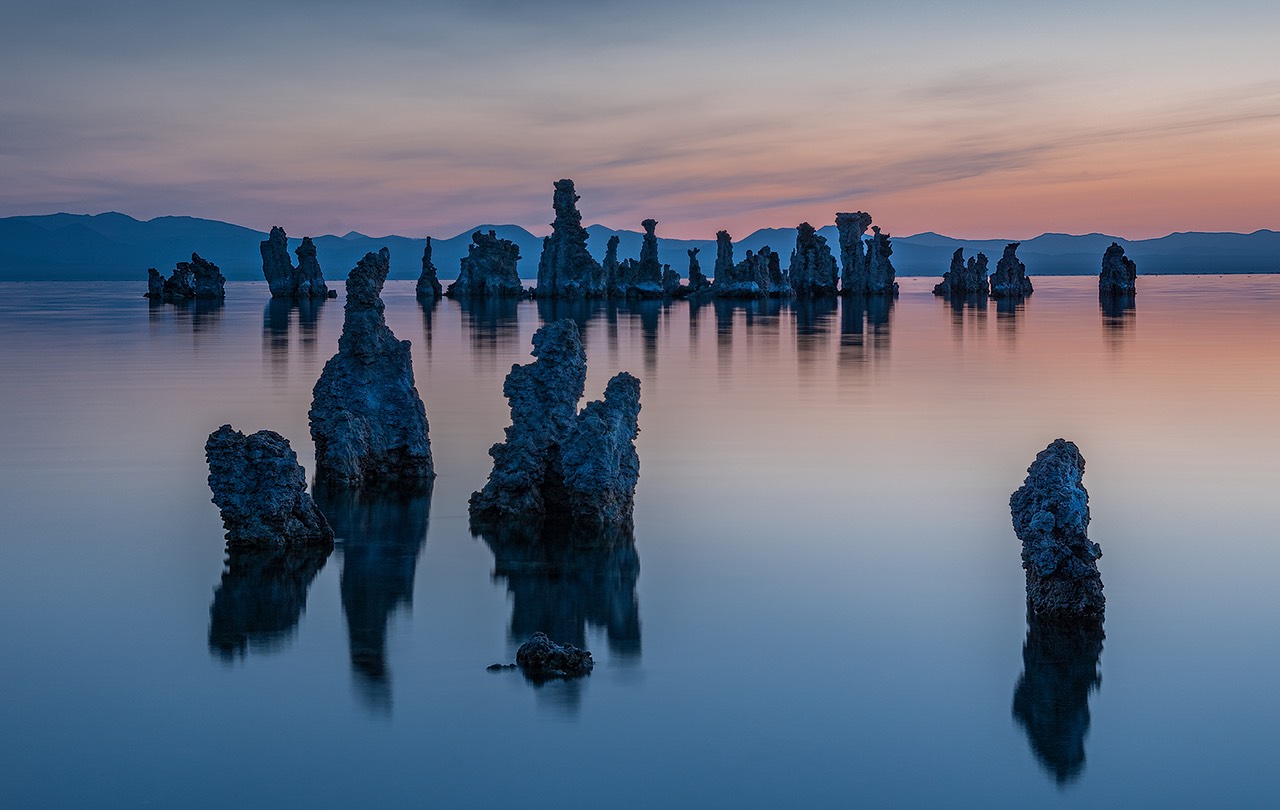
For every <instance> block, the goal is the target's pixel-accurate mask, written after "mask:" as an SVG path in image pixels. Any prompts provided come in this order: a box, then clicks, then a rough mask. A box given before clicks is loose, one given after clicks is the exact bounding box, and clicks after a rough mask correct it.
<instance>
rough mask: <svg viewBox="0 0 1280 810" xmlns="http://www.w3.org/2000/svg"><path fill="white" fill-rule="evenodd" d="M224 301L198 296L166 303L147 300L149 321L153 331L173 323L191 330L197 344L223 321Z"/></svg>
mask: <svg viewBox="0 0 1280 810" xmlns="http://www.w3.org/2000/svg"><path fill="white" fill-rule="evenodd" d="M222 308H223V302H222V301H220V300H217V299H205V298H198V299H193V300H191V301H183V302H179V303H175V304H166V303H163V302H161V301H158V300H156V299H154V298H151V299H148V300H147V322H148V324H149V325H150V327H151V331H152V332H158V331H160V330H161V329H162V328H163V327H164V326H165V325H166V324H169V323H172V324H173V325H174V326H175V327H177V328H178V329H180V330H182V331H187V330H190V332H191V334H192V336H193V338H194V341H195V344H196V345H197V346H199V345H200V338H201V336H202V335H203V334H205V333H213V332H215V331H216V330H217V328H218V326H219V324H220V323H221V322H222Z"/></svg>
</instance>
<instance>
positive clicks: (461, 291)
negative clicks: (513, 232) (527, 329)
mask: <svg viewBox="0 0 1280 810" xmlns="http://www.w3.org/2000/svg"><path fill="white" fill-rule="evenodd" d="M519 261H520V247H519V246H518V245H517V244H516V243H515V242H512V241H511V240H510V239H499V238H498V234H497V232H495V231H489V232H488V233H487V234H485V233H481V232H480V231H476V232H475V233H473V234H471V245H470V246H469V247H468V248H467V255H466V257H464V258H463V259H462V262H461V264H460V266H459V268H458V278H457V280H456V281H454V282H453V283H452V284H450V285H449V289H448V290H447V291H446V293H445V294H446V295H448V296H449V297H450V298H466V297H468V296H477V295H483V296H497V297H509V298H521V297H524V296H526V295H528V293H527V292H526V291H525V289H524V285H523V284H521V283H520V273H519V271H518V270H517V269H516V263H517V262H519Z"/></svg>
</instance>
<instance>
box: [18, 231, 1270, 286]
mask: <svg viewBox="0 0 1280 810" xmlns="http://www.w3.org/2000/svg"><path fill="white" fill-rule="evenodd" d="M475 230H485V231H487V230H494V231H496V232H497V233H498V235H499V236H501V237H503V238H505V239H510V240H512V241H513V242H515V243H516V244H517V245H519V246H520V256H521V259H520V274H521V275H522V276H524V277H526V278H533V277H535V276H536V275H537V272H538V256H539V254H540V253H541V251H542V239H541V238H540V237H537V236H534V235H533V234H531V233H529V231H527V230H525V229H524V228H522V227H519V226H517V225H480V226H477V227H476V228H471V229H469V230H467V231H464V232H463V233H460V234H456V235H454V236H452V237H450V238H447V239H433V240H432V245H433V255H432V259H433V261H434V263H435V265H436V267H437V268H438V269H439V272H440V277H441V278H453V277H454V276H455V275H456V274H457V268H458V261H459V260H460V259H461V258H462V257H463V256H465V255H466V253H467V245H468V244H470V242H471V233H472V231H475ZM587 231H588V233H589V234H590V237H591V238H590V240H589V242H588V248H589V249H590V250H591V252H592V253H593V254H594V255H595V256H596V258H597V259H599V258H603V256H604V250H605V244H606V242H607V241H608V239H609V237H610V236H611V235H613V234H617V235H618V237H619V249H618V256H619V258H627V257H635V256H638V255H639V253H640V239H641V234H640V232H639V231H628V230H622V231H614V230H611V229H609V228H606V227H604V226H602V225H592V226H590V227H589V228H587ZM659 232H661V225H659ZM819 233H821V234H822V235H823V236H825V237H826V238H827V242H828V243H829V244H830V245H831V247H832V251H833V252H834V253H836V254H837V255H838V253H839V248H838V238H837V236H836V232H835V226H834V225H828V226H826V227H824V228H821V229H820V230H819ZM304 235H306V234H301V233H298V234H293V235H292V238H290V240H289V241H290V248H291V249H292V248H293V247H296V246H297V244H298V242H299V241H300V238H301V237H302V236H304ZM266 237H267V234H266V232H265V231H255V230H252V229H250V228H245V227H241V226H239V225H231V224H228V223H225V222H218V221H215V220H208V219H196V218H193V217H157V218H156V219H152V220H148V221H146V222H142V221H139V220H136V219H134V218H132V217H129V216H126V215H124V214H117V213H109V214H97V215H85V214H51V215H48V216H32V217H6V218H0V281H76V280H94V281H98V280H105V281H116V280H136V281H138V283H139V284H145V283H146V276H147V268H148V267H155V268H157V269H159V270H160V271H162V272H168V271H169V270H171V269H172V268H173V265H174V264H175V263H176V262H179V261H185V260H187V259H189V258H190V256H191V252H192V251H195V252H197V253H199V254H200V255H201V256H203V257H205V258H206V259H209V260H210V261H213V262H215V263H217V264H218V265H219V266H220V267H221V268H222V272H223V274H224V275H226V277H227V278H228V279H230V280H232V281H260V280H262V261H261V258H260V256H259V253H258V243H259V242H261V241H262V240H263V239H266ZM313 239H314V241H315V244H316V250H317V253H318V257H319V259H320V264H321V266H322V267H323V268H324V272H325V276H326V278H328V279H330V280H341V279H343V278H345V277H346V274H347V271H348V270H349V269H351V267H353V266H354V265H355V263H356V261H358V260H359V259H360V257H362V256H363V255H364V254H365V253H366V252H368V251H371V250H377V249H379V248H380V247H383V246H386V247H387V248H389V249H390V250H391V277H392V278H397V279H416V278H417V277H418V273H419V272H420V270H421V267H422V249H423V246H424V244H425V242H426V240H425V239H415V238H410V237H405V236H385V237H370V236H365V235H364V234H358V233H349V234H347V235H345V236H320V237H314V236H313ZM1005 241H1006V240H1000V239H988V240H961V239H952V238H951V237H947V236H942V235H940V234H936V233H921V234H915V235H913V236H895V237H894V240H893V249H894V250H893V262H894V266H895V267H896V268H897V270H898V275H900V276H941V275H942V273H943V272H944V271H945V270H946V269H947V267H948V265H949V263H950V260H951V254H952V252H953V251H954V250H955V249H956V248H957V247H963V248H964V249H965V255H966V256H967V255H969V254H970V253H972V252H975V251H979V250H980V251H983V252H985V253H986V254H987V256H988V257H990V259H991V266H992V267H994V266H995V262H996V259H998V258H999V257H1000V253H1001V251H1002V250H1003V249H1004V245H1005ZM1113 241H1115V242H1119V243H1120V244H1122V245H1124V247H1125V251H1126V252H1127V253H1128V255H1129V256H1130V257H1131V258H1132V259H1134V260H1135V261H1136V262H1137V263H1138V272H1139V273H1140V274H1159V273H1275V272H1280V233H1277V232H1275V231H1255V232H1254V233H1250V234H1239V233H1175V234H1170V235H1169V236H1164V237H1161V238H1159V239H1138V240H1127V239H1121V238H1119V237H1113V236H1107V235H1104V234H1098V233H1091V234H1085V235H1082V236H1072V235H1068V234H1054V233H1047V234H1043V235H1041V236H1037V237H1035V238H1034V239H1028V240H1026V241H1024V242H1023V243H1022V247H1021V248H1019V250H1018V256H1019V258H1021V259H1022V261H1023V262H1025V263H1026V265H1027V271H1028V272H1029V273H1030V274H1032V275H1085V274H1090V275H1092V274H1095V273H1097V272H1098V268H1099V266H1100V263H1101V259H1102V253H1103V251H1104V250H1105V249H1106V248H1107V246H1108V245H1110V244H1111V243H1112V242H1113ZM764 245H769V246H770V247H772V248H773V249H774V250H775V251H777V252H778V253H780V254H781V255H782V259H783V264H784V265H785V264H786V262H787V258H788V257H789V256H790V254H791V250H792V248H793V247H794V245H795V230H794V229H792V228H766V229H762V230H759V231H756V232H755V233H752V234H749V235H747V236H745V237H743V238H741V239H738V240H737V241H735V243H734V258H735V259H738V260H740V259H741V258H742V257H743V256H744V255H745V254H746V251H747V250H755V251H758V250H759V249H760V248H761V247H763V246H764ZM693 247H698V248H701V249H702V252H701V253H700V254H699V256H698V258H699V260H700V261H701V263H702V268H703V271H704V272H706V273H708V274H710V273H711V269H712V266H713V265H714V264H715V242H714V240H681V239H662V238H659V240H658V250H659V256H660V259H661V261H663V262H664V263H667V264H670V265H671V266H672V267H673V268H675V269H676V270H678V271H679V272H680V274H681V275H685V274H686V273H687V269H688V261H689V260H688V255H687V253H686V251H687V250H689V249H690V248H693Z"/></svg>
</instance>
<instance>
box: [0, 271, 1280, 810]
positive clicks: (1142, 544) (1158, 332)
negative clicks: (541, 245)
mask: <svg viewBox="0 0 1280 810" xmlns="http://www.w3.org/2000/svg"><path fill="white" fill-rule="evenodd" d="M1035 282H1036V293H1035V295H1034V296H1033V297H1032V298H1031V299H1029V300H1028V302H1027V303H1026V304H1025V306H1023V307H1021V308H1019V309H1018V310H1017V311H1013V312H1002V311H998V310H997V308H996V306H995V305H994V304H992V305H990V306H989V307H984V308H964V309H961V310H959V311H954V310H953V309H952V308H951V307H950V305H948V304H947V303H945V302H943V301H940V300H937V299H935V298H934V297H933V296H932V295H931V294H930V293H929V289H930V287H931V285H932V284H933V283H934V279H922V278H912V279H905V280H903V292H902V297H901V299H900V300H899V301H898V302H897V303H896V304H895V305H894V306H893V307H892V309H890V310H888V311H870V312H867V311H865V310H863V309H860V308H858V307H856V306H850V305H848V304H847V303H845V304H828V305H823V304H819V305H816V306H808V307H805V306H798V307H792V306H784V307H778V306H777V305H772V306H770V305H751V306H736V307H725V308H719V309H718V308H715V307H701V308H698V309H696V310H692V309H691V308H690V307H689V306H688V305H687V304H685V303H676V304H674V305H671V306H666V307H664V306H661V305H659V304H645V305H643V306H634V307H631V308H628V307H625V306H624V307H621V308H613V309H600V310H598V311H597V312H595V313H593V314H588V313H582V312H579V313H576V314H577V316H578V317H579V318H581V320H582V322H583V323H584V324H585V325H584V336H585V343H586V347H587V358H588V366H589V375H588V381H587V398H589V399H594V398H597V397H599V396H600V395H601V393H602V391H603V388H604V383H605V381H606V380H607V379H608V378H609V377H610V376H611V375H613V374H614V373H616V372H617V371H620V370H627V371H631V372H633V373H635V374H636V375H637V376H638V377H640V379H641V380H642V395H641V402H642V406H643V410H642V411H641V414H640V425H641V434H640V438H639V440H638V447H639V452H640V459H641V476H640V485H639V489H638V492H637V495H636V519H635V536H634V546H630V545H626V544H625V543H624V544H622V545H619V546H616V547H614V548H612V549H608V550H604V551H599V552H596V553H593V554H591V555H585V556H584V557H582V558H580V559H577V560H576V561H573V562H571V563H569V564H565V565H560V566H550V567H549V566H547V565H539V564H535V563H531V562H530V555H528V554H521V553H519V551H518V550H512V549H506V548H504V547H503V546H502V545H501V544H500V543H497V542H492V541H491V542H486V540H485V539H484V538H475V537H472V535H471V533H470V532H469V531H468V527H467V498H468V496H469V495H470V493H471V492H472V491H473V490H475V489H478V488H479V487H480V486H481V485H482V484H483V483H484V481H485V478H486V476H487V475H488V470H489V461H490V460H489V457H488V455H487V452H486V451H487V450H488V448H489V446H490V445H491V444H492V443H494V442H495V441H498V440H500V439H501V437H502V429H503V428H504V427H505V426H506V424H507V423H508V411H507V408H506V402H505V400H504V399H503V397H502V395H501V387H502V381H503V377H504V376H505V374H506V373H507V372H508V371H509V370H510V367H511V364H512V363H516V362H526V361H527V360H528V359H529V357H528V352H529V345H530V344H529V338H530V336H531V335H532V333H533V331H534V329H536V328H537V327H538V326H539V325H540V324H541V323H542V322H543V320H544V319H545V318H551V317H557V316H563V315H564V314H566V313H565V312H564V311H560V312H552V311H549V310H548V309H545V308H544V309H543V310H542V311H540V309H539V307H538V305H536V304H535V303H533V302H521V303H519V304H518V305H517V304H515V303H510V302H509V303H507V304H494V305H492V306H490V307H474V308H473V307H465V308H464V307H463V306H460V305H459V304H458V303H456V302H453V301H447V300H446V301H443V302H441V303H439V304H438V305H436V306H435V307H433V308H431V309H429V310H425V311H424V310H423V308H422V307H421V306H420V305H419V304H418V303H417V302H416V301H415V299H414V297H413V288H412V283H411V282H391V283H389V284H388V285H387V289H386V291H385V293H384V300H385V301H386V303H387V316H388V322H389V323H390V325H391V327H392V329H393V330H394V331H395V332H396V334H397V335H398V336H399V337H401V338H403V339H408V340H410V341H412V343H413V361H414V368H415V372H416V375H417V383H418V388H419V391H420V392H421V394H422V397H423V399H424V401H425V402H426V405H427V413H428V417H429V419H430V422H431V440H432V449H433V452H434V455H435V461H436V468H437V471H438V472H439V477H438V479H437V480H436V483H435V487H434V491H433V493H432V495H431V498H430V499H429V500H427V499H422V498H420V499H416V500H414V499H402V500H401V501H399V502H374V503H357V502H354V501H351V502H343V503H330V504H328V505H327V511H328V512H329V514H330V517H331V520H333V522H334V524H335V528H336V529H337V530H338V534H339V541H338V547H337V549H336V550H335V551H334V553H333V554H332V555H331V556H329V557H328V558H327V559H314V560H298V561H291V562H289V563H285V562H281V561H278V560H277V561H274V563H272V562H266V563H261V564H258V565H256V566H255V565H253V564H245V565H242V566H241V567H240V568H239V569H237V568H235V567H234V566H233V568H232V570H231V571H230V572H229V573H228V575H227V578H226V580H225V581H224V579H223V561H224V554H223V539H222V531H223V530H222V527H221V522H220V520H219V517H218V512H217V510H216V509H215V507H214V506H213V505H212V504H211V503H210V500H209V498H210V493H209V490H208V487H207V484H206V480H205V478H206V475H207V469H206V467H205V462H204V457H203V445H204V441H205V438H206V436H207V435H208V433H209V432H210V431H212V430H214V429H215V428H217V427H218V426H219V425H221V424H223V423H225V422H230V423H231V424H232V425H234V426H235V427H237V428H239V429H241V430H244V431H246V432H249V431H253V430H258V429H260V428H270V429H273V430H277V431H279V432H281V433H283V434H284V435H285V436H287V437H288V438H289V439H290V440H291V441H292V443H293V446H294V448H295V449H296V450H297V452H298V456H299V459H300V461H301V462H302V463H303V465H304V466H305V467H306V468H307V471H308V473H309V474H310V473H311V472H312V471H313V469H314V467H313V451H312V447H311V442H310V439H309V435H308V428H307V409H308V407H309V405H310V399H311V387H312V385H313V383H314V382H315V380H316V378H317V376H318V375H319V373H320V369H321V367H322V365H323V364H324V362H325V360H327V359H328V357H329V356H330V355H331V354H332V353H333V352H334V351H335V350H336V344H337V337H338V333H339V331H340V329H341V321H342V306H341V301H336V302H329V303H327V304H325V305H323V306H321V307H320V308H319V309H318V311H314V312H304V311H300V310H298V309H296V308H295V309H292V310H290V309H289V308H288V307H282V308H277V307H275V306H273V305H269V304H268V303H267V290H266V285H265V284H261V283H253V284H250V283H238V284H229V285H228V299H227V302H226V304H225V306H222V307H217V308H210V309H202V310H195V309H192V308H187V307H173V306H162V307H151V306H149V305H148V304H147V302H145V301H144V300H143V299H142V298H141V297H140V295H141V290H140V289H139V288H138V287H137V285H129V284H101V285H91V286H89V287H88V288H87V289H79V288H76V287H74V286H72V285H67V284H4V285H0V381H2V384H0V454H2V455H0V527H2V528H0V640H2V641H3V655H2V656H0V689H2V690H3V698H2V701H0V727H2V728H3V729H4V734H3V737H2V739H0V763H3V764H0V806H4V807H14V808H17V807H230V806H240V807H355V806H406V805H414V806H418V805H427V804H430V805H434V806H446V807H497V806H503V805H505V806H515V805H518V806H523V807H558V806H564V805H566V804H570V803H573V804H577V803H580V802H585V803H591V804H599V805H603V806H609V807H655V806H674V807H706V806H722V807H727V806H735V807H782V806H789V807H796V806H836V805H840V806H848V805H855V806H877V807H888V806H917V807H941V806H947V807H984V808H990V807H1010V808H1015V807H1017V808H1022V807H1136V806H1146V807H1157V806H1158V807H1207V806H1231V807H1273V806H1275V803H1276V801H1277V796H1280V770H1277V768H1276V757H1277V754H1280V746H1278V745H1277V743H1276V736H1275V729H1276V728H1277V726H1280V690H1278V689H1277V688H1276V686H1275V680H1276V675H1277V671H1278V670H1280V630H1278V629H1277V628H1280V589H1277V587H1276V571H1277V570H1280V542H1278V540H1280V538H1278V535H1280V532H1278V531H1277V525H1276V523H1277V521H1276V504H1277V502H1278V501H1280V423H1278V422H1277V412H1278V411H1280V407H1278V406H1280V276H1270V277H1261V276H1244V277H1241V276H1236V277H1143V278H1141V279H1140V280H1139V286H1140V294H1139V298H1138V302H1137V307H1136V309H1135V310H1133V311H1129V312H1124V313H1109V314H1108V313H1103V312H1101V311H1100V310H1099V306H1098V302H1097V298H1096V292H1095V290H1096V280H1095V279H1092V278H1036V280H1035ZM339 286H340V285H339ZM569 314H575V313H569ZM1058 436H1064V437H1066V438H1068V439H1071V440H1073V441H1075V442H1076V443H1077V444H1079V446H1080V448H1081V451H1082V452H1083V454H1084V456H1085V458H1086V459H1087V462H1088V466H1087V470H1086V473H1085V484H1086V486H1087V487H1088V489H1089V493H1090V497H1091V507H1092V515H1093V523H1092V526H1091V530H1090V535H1091V538H1092V539H1093V540H1095V541H1097V542H1098V543H1100V544H1101V546H1102V549H1103V552H1104V555H1105V556H1104V557H1103V559H1102V560H1101V562H1100V568H1101V570H1102V576H1103V581H1104V582H1105V584H1106V589H1107V590H1106V593H1107V608H1108V610H1107V621H1106V625H1105V630H1106V638H1105V641H1104V642H1103V643H1102V649H1101V655H1100V658H1099V657H1098V650H1097V645H1096V644H1089V643H1079V641H1078V640H1075V641H1073V640H1071V639H1061V638H1057V639H1055V638H1032V639H1028V638H1027V625H1026V622H1025V616H1024V602H1023V574H1022V570H1021V567H1020V560H1019V545H1018V541H1017V539H1016V538H1015V537H1014V535H1013V531H1012V528H1011V526H1010V520H1009V508H1008V497H1009V493H1010V492H1012V491H1013V490H1014V489H1015V488H1016V487H1017V486H1018V485H1019V484H1020V483H1021V481H1022V478H1023V476H1024V474H1025V470H1026V467H1027V465H1028V464H1029V463H1030V462H1031V460H1032V459H1033V458H1034V456H1035V454H1036V453H1037V452H1038V451H1039V450H1041V449H1042V448H1043V447H1044V446H1045V445H1046V444H1047V443H1049V442H1050V441H1051V440H1052V439H1054V438H1056V437H1058ZM562 562H563V560H562ZM543 628H547V629H551V630H552V635H553V636H555V637H559V638H561V639H563V640H572V641H579V642H582V643H585V644H586V645H587V646H588V647H589V648H590V649H591V650H592V651H593V653H594V654H595V657H596V660H597V667H596V670H595V672H594V673H593V674H592V675H591V676H590V677H589V678H587V679H585V680H582V681H578V682H573V683H553V684H548V685H545V686H542V687H535V686H533V685H532V684H530V683H528V682H526V681H525V680H524V679H523V678H522V677H521V676H520V675H519V674H517V673H513V672H500V673H490V672H486V671H485V667H486V666H487V665H489V664H491V663H495V662H499V661H510V660H511V659H512V658H513V655H514V650H515V647H516V646H518V644H519V643H520V641H521V640H523V637H524V636H525V635H527V633H529V632H531V631H532V630H535V629H543ZM1024 644H1026V655H1025V657H1024ZM1015 692H1017V693H1018V694H1019V698H1018V701H1017V703H1018V706H1019V707H1020V709H1019V711H1018V712H1017V713H1016V714H1017V716H1015V711H1014V706H1015Z"/></svg>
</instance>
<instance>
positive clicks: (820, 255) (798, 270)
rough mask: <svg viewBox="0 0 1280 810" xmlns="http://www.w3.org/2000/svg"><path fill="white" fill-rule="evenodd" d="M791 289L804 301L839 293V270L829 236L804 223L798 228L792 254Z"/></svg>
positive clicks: (789, 271)
mask: <svg viewBox="0 0 1280 810" xmlns="http://www.w3.org/2000/svg"><path fill="white" fill-rule="evenodd" d="M788 273H789V275H790V277H791V289H792V290H794V291H795V294H796V295H797V296H798V297H801V298H821V297H823V296H829V295H835V294H836V282H837V276H838V271H837V269H836V259H835V257H834V256H832V255H831V248H830V247H828V246H827V240H826V237H824V236H820V235H819V234H818V232H817V231H816V230H814V227H813V226H812V225H810V224H809V223H807V222H801V223H800V224H799V225H798V226H797V227H796V248H795V250H793V251H792V252H791V268H790V270H788Z"/></svg>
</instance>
